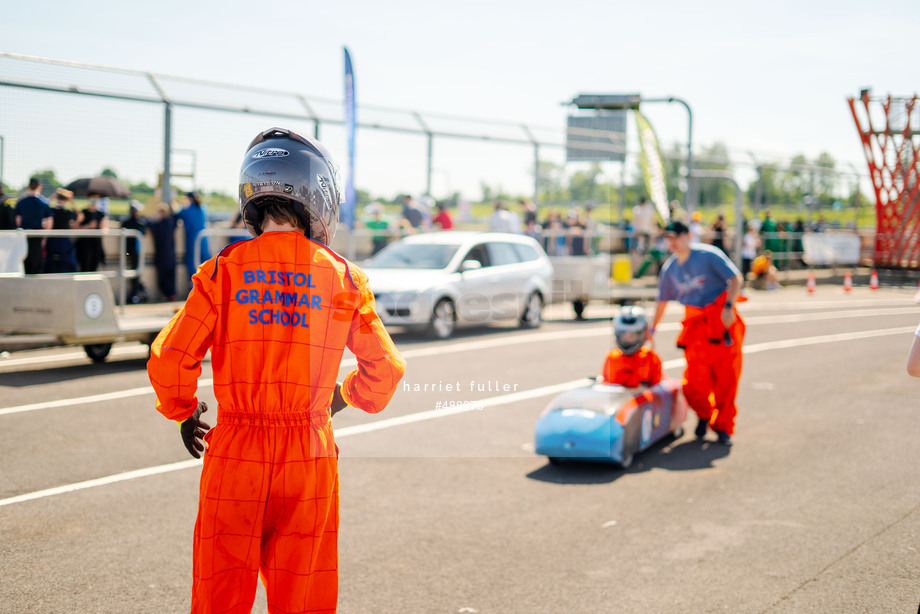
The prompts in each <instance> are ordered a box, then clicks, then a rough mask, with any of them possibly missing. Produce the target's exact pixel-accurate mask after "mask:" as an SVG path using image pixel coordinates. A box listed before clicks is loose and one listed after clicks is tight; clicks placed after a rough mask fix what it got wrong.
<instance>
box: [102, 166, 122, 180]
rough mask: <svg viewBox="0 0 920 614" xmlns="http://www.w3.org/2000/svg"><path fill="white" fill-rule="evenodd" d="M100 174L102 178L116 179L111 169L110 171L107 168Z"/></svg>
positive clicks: (116, 176)
mask: <svg viewBox="0 0 920 614" xmlns="http://www.w3.org/2000/svg"><path fill="white" fill-rule="evenodd" d="M100 174H101V175H102V176H103V177H111V178H112V179H118V175H117V174H116V173H115V171H113V170H112V169H110V168H108V167H106V168H104V169H102V173H100Z"/></svg>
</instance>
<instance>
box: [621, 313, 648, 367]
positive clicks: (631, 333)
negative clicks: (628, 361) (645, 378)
mask: <svg viewBox="0 0 920 614" xmlns="http://www.w3.org/2000/svg"><path fill="white" fill-rule="evenodd" d="M647 332H648V320H646V319H645V310H644V309H642V308H641V307H634V306H631V305H628V306H626V307H623V308H622V309H620V313H618V314H617V317H616V318H614V320H613V335H614V337H616V340H617V347H618V348H620V351H622V352H623V353H624V354H626V355H627V356H628V355H629V354H635V353H636V352H638V351H639V348H641V347H642V344H644V343H645V337H646V333H647Z"/></svg>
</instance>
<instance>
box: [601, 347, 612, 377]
mask: <svg viewBox="0 0 920 614" xmlns="http://www.w3.org/2000/svg"><path fill="white" fill-rule="evenodd" d="M601 376H602V377H603V378H604V381H605V382H607V383H608V384H612V383H613V352H608V353H607V358H606V360H604V368H603V370H602V371H601Z"/></svg>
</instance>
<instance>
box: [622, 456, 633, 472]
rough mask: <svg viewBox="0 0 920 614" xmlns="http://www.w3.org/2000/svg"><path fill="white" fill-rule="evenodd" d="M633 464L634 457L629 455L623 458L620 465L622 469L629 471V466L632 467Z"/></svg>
mask: <svg viewBox="0 0 920 614" xmlns="http://www.w3.org/2000/svg"><path fill="white" fill-rule="evenodd" d="M632 462H633V455H632V454H627V455H626V456H624V457H623V460H621V461H620V463H619V464H620V469H628V468H629V466H630V465H632Z"/></svg>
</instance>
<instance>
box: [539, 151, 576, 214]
mask: <svg viewBox="0 0 920 614" xmlns="http://www.w3.org/2000/svg"><path fill="white" fill-rule="evenodd" d="M564 181H565V168H564V167H563V166H562V165H561V164H556V163H555V162H552V161H550V160H540V162H539V164H538V165H537V200H539V201H540V204H550V203H552V204H559V203H562V202H565V201H567V200H568V199H569V195H568V191H567V190H566V188H565V185H564Z"/></svg>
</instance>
